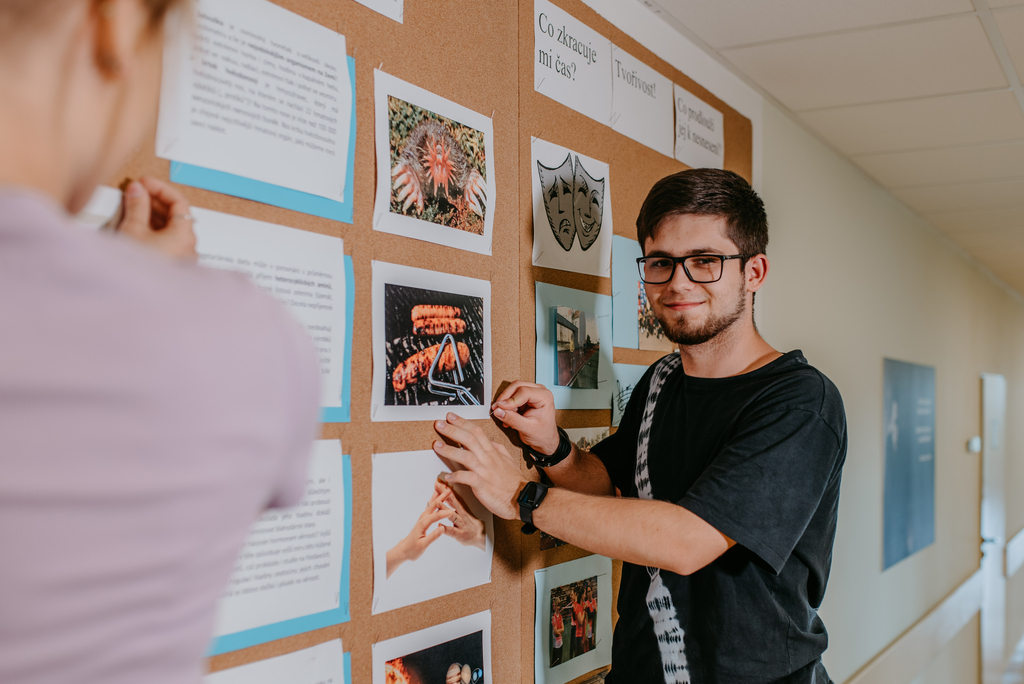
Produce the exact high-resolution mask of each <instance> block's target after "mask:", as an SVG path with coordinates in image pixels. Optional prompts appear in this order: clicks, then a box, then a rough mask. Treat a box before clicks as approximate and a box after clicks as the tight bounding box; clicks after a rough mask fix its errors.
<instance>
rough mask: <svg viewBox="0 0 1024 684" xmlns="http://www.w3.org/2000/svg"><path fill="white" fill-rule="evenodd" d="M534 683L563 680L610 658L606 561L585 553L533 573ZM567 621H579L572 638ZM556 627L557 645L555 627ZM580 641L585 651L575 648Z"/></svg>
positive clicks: (609, 566)
mask: <svg viewBox="0 0 1024 684" xmlns="http://www.w3.org/2000/svg"><path fill="white" fill-rule="evenodd" d="M533 574H534V580H535V581H536V583H537V593H536V596H537V610H536V613H535V615H536V618H535V619H536V624H535V625H534V681H535V682H537V684H565V682H569V681H572V680H573V679H576V678H577V677H580V676H581V675H584V674H586V673H588V672H592V671H594V670H596V669H598V668H601V667H605V666H607V665H610V664H611V662H612V600H613V599H612V560H611V558H607V557H605V556H587V557H586V558H580V559H579V560H574V561H569V562H568V563H560V564H558V565H553V566H551V567H548V568H543V569H541V570H535V571H534V573H533ZM573 621H576V622H577V623H580V624H582V626H583V636H582V638H576V637H575V634H574V632H573V630H572V624H573ZM559 627H560V628H561V629H562V639H561V643H560V644H559V643H558V638H557V634H556V633H555V632H557V631H558V628H559ZM583 640H585V641H586V642H587V643H586V646H587V648H586V650H584V649H582V648H580V642H581V641H583Z"/></svg>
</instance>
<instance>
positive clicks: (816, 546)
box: [593, 351, 847, 684]
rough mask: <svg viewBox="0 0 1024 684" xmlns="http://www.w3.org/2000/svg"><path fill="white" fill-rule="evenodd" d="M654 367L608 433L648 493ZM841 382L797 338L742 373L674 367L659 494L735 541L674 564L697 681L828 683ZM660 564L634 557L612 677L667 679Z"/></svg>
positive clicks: (624, 469) (665, 392) (614, 455)
mask: <svg viewBox="0 0 1024 684" xmlns="http://www.w3.org/2000/svg"><path fill="white" fill-rule="evenodd" d="M651 375H652V371H650V370H648V372H647V374H646V375H645V376H644V378H643V379H642V380H641V381H640V383H638V385H637V387H636V389H635V390H634V391H633V395H632V397H631V398H630V400H629V404H628V405H627V407H626V410H625V412H624V413H623V417H622V422H621V424H620V426H619V429H618V431H617V432H616V433H615V434H614V435H612V436H611V437H609V438H608V439H606V440H604V441H602V442H601V443H600V444H598V445H596V446H595V447H594V449H593V452H594V453H595V454H596V455H597V456H598V457H599V458H600V459H601V460H602V461H603V462H604V464H605V467H606V468H607V469H608V473H609V475H610V476H611V479H612V483H613V484H614V485H615V486H616V487H618V489H619V490H620V491H621V492H622V495H623V496H626V497H636V496H637V488H636V485H635V483H634V470H635V468H636V457H637V438H638V433H639V428H640V422H641V420H642V417H643V411H644V405H645V404H646V401H647V393H648V385H649V383H650V379H651ZM846 447H847V435H846V414H845V412H844V410H843V403H842V398H841V397H840V396H839V390H837V389H836V387H835V385H833V384H832V382H831V381H829V379H828V378H826V377H825V376H824V375H823V374H822V373H821V372H820V371H818V370H817V369H815V368H814V367H813V366H811V365H810V364H808V363H807V360H806V359H805V358H804V357H803V354H802V353H801V352H799V351H792V352H790V353H788V354H786V355H784V356H782V357H781V358H779V359H776V360H775V361H773V362H771V363H769V364H768V365H766V366H763V367H761V368H758V369H757V370H755V371H753V372H751V373H746V374H744V375H740V376H736V377H730V378H692V377H687V376H686V374H685V373H684V372H683V369H682V366H680V367H678V368H677V369H676V370H674V371H672V372H671V373H670V374H669V376H668V377H667V379H666V380H665V385H664V387H663V388H662V390H661V394H660V396H659V399H658V403H657V405H656V407H655V411H654V423H653V427H652V430H651V436H650V445H649V450H648V460H649V465H648V467H649V472H650V479H651V488H652V493H653V497H654V499H657V500H661V501H670V502H674V503H676V504H678V505H680V506H683V507H684V508H686V509H688V510H690V511H692V512H693V513H695V514H696V515H698V516H700V518H702V519H703V520H705V521H706V522H708V523H709V524H710V525H712V526H713V527H714V528H715V529H717V530H718V531H719V532H721V533H723V534H725V535H727V536H728V537H730V538H731V539H733V540H735V541H736V546H734V547H732V548H731V549H730V550H729V551H727V552H726V553H725V554H723V555H722V556H721V557H719V558H718V559H717V560H715V561H714V562H712V563H711V564H709V565H708V566H706V567H704V568H702V569H701V570H699V571H697V572H695V573H693V574H692V575H690V576H681V575H677V574H675V573H672V572H669V571H666V570H662V571H661V578H662V581H663V582H664V583H665V586H666V588H667V589H668V591H669V592H670V593H671V594H672V599H673V603H674V604H675V607H676V611H677V614H678V620H679V624H680V626H681V628H682V630H683V644H684V652H685V655H686V660H687V669H688V670H689V675H690V682H692V684H712V683H725V682H728V683H729V684H746V683H749V684H754V683H758V684H764V683H768V682H787V683H799V684H810V683H813V684H822V683H824V684H827V683H828V682H829V681H830V680H829V678H828V675H827V674H826V673H825V670H824V667H823V666H822V665H821V662H820V658H821V654H822V652H823V651H824V650H825V648H826V646H827V644H828V635H827V634H826V632H825V626H824V624H823V623H822V621H821V619H820V618H819V617H818V614H817V609H818V607H819V606H820V605H821V600H822V598H823V597H824V594H825V584H826V583H827V581H828V574H829V567H830V565H831V562H832V542H833V541H834V539H835V532H836V516H837V512H838V505H839V482H840V476H841V473H842V468H843V463H844V461H845V460H846ZM650 586H651V578H650V575H649V574H648V572H647V569H646V568H644V567H642V566H637V565H632V564H630V563H625V564H624V565H623V571H622V584H621V586H620V589H619V621H618V624H617V626H616V628H615V636H614V639H613V644H612V673H611V675H610V676H609V678H608V680H607V681H608V682H609V684H611V683H614V684H624V683H626V682H661V681H663V678H664V675H663V671H662V665H661V655H660V651H659V648H658V643H657V640H656V637H655V634H654V628H653V622H652V619H651V617H650V614H649V613H648V608H647V605H646V597H647V592H648V590H649V588H650Z"/></svg>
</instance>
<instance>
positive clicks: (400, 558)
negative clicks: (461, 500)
mask: <svg viewBox="0 0 1024 684" xmlns="http://www.w3.org/2000/svg"><path fill="white" fill-rule="evenodd" d="M450 493H451V490H448V491H447V492H441V493H438V492H437V491H436V489H435V492H434V496H432V497H431V498H430V501H429V502H428V503H427V507H426V508H425V509H424V510H423V512H422V513H420V517H419V518H418V519H417V520H416V524H414V525H413V526H412V530H410V531H409V534H408V535H406V537H405V539H403V540H402V541H400V542H398V543H397V544H395V547H394V548H393V549H391V550H390V551H388V552H387V554H386V561H387V576H388V577H391V574H392V573H393V572H394V571H395V570H397V569H398V566H400V565H401V564H402V563H405V562H407V561H414V560H417V559H418V558H419V557H420V556H422V555H423V552H424V551H426V550H427V547H429V546H430V545H431V544H433V543H434V542H436V541H437V540H438V539H440V538H441V535H443V534H444V526H442V525H438V526H437V529H435V530H434V531H433V532H431V533H430V534H427V530H428V529H429V528H430V526H431V525H433V524H434V523H437V522H441V521H442V520H444V519H445V518H451V517H452V516H453V515H455V511H454V510H453V509H451V508H447V507H445V506H442V505H441V504H442V502H443V501H444V500H445V499H446V498H448V494H450Z"/></svg>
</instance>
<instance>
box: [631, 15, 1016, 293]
mask: <svg viewBox="0 0 1024 684" xmlns="http://www.w3.org/2000/svg"><path fill="white" fill-rule="evenodd" d="M644 2H645V4H649V5H654V6H656V8H657V9H660V10H661V12H663V13H664V14H663V16H665V15H667V16H665V18H666V19H668V20H669V23H671V24H674V25H675V26H676V27H677V28H679V29H680V30H683V31H685V32H686V33H688V34H691V35H692V36H693V37H696V38H697V39H699V40H700V41H702V42H703V43H705V44H706V45H707V46H708V47H709V48H710V49H712V50H713V51H714V52H716V53H717V54H718V56H719V57H720V58H721V59H722V60H723V61H725V62H727V63H730V64H731V65H732V66H733V67H735V69H736V70H737V71H738V72H740V73H742V74H744V75H745V76H746V77H747V78H749V79H750V80H751V81H752V82H753V83H755V84H756V85H758V86H759V87H760V88H761V89H762V90H763V91H765V92H767V93H768V94H769V95H771V96H772V97H773V98H774V99H775V100H776V101H777V102H778V103H779V104H781V105H782V106H783V107H784V108H786V109H788V110H789V111H790V112H791V113H792V114H793V115H794V116H795V117H796V118H798V119H800V120H802V121H803V122H804V123H805V124H806V125H807V127H808V128H810V129H811V130H813V131H815V132H816V133H817V134H818V135H820V136H821V137H822V138H823V139H824V140H826V141H828V142H829V143H830V144H831V145H832V146H833V147H834V148H835V149H837V150H838V151H840V152H841V153H842V154H845V155H847V156H848V157H849V158H851V159H852V160H853V161H854V162H855V163H856V164H858V165H859V166H860V167H861V168H863V169H864V170H865V171H866V172H867V173H868V174H870V175H871V176H873V177H874V178H875V179H877V180H878V181H879V182H880V183H881V184H882V185H884V186H886V187H888V188H889V189H891V190H892V192H893V193H894V194H895V195H896V196H898V197H899V198H901V199H902V200H903V201H904V202H906V204H907V205H908V206H910V207H911V208H913V209H914V210H915V211H917V212H918V213H919V214H921V215H922V216H923V217H924V218H925V219H927V220H928V221H929V222H931V223H932V224H933V225H934V226H935V227H937V228H938V229H939V230H941V231H943V232H944V233H946V234H947V235H948V236H949V237H950V238H952V239H953V240H954V241H955V242H957V243H958V244H959V245H960V246H962V247H963V248H964V249H965V250H967V251H968V252H970V253H971V254H972V255H973V256H974V257H975V258H977V259H978V260H979V261H980V262H982V263H983V264H985V265H986V266H987V267H989V268H990V269H991V270H992V271H994V272H995V273H996V274H997V275H998V276H999V277H1001V278H1002V279H1003V280H1004V281H1006V282H1007V283H1009V284H1010V285H1011V286H1012V287H1014V288H1015V289H1016V290H1017V291H1018V292H1021V293H1024V269H1022V268H1020V267H1019V265H1018V264H1019V263H1020V260H1021V259H1022V258H1024V89H1022V87H1021V79H1020V76H1021V75H1022V74H1024V0H772V1H770V2H769V1H764V0H762V1H760V2H755V1H752V0H715V1H713V2H712V1H709V0H644ZM661 12H659V13H661Z"/></svg>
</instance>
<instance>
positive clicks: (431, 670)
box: [373, 610, 491, 684]
mask: <svg viewBox="0 0 1024 684" xmlns="http://www.w3.org/2000/svg"><path fill="white" fill-rule="evenodd" d="M490 682H491V611H489V610H485V611H483V612H480V613H474V614H473V615H467V616H466V617H463V618H459V619H457V620H452V621H450V622H442V623H441V624H439V625H435V626H433V627H428V628H426V629H421V630H419V631H418V632H412V633H410V634H403V635H402V636H398V637H395V638H393V639H388V640H386V641H378V642H377V643H375V644H374V645H373V684H490Z"/></svg>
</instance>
